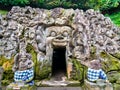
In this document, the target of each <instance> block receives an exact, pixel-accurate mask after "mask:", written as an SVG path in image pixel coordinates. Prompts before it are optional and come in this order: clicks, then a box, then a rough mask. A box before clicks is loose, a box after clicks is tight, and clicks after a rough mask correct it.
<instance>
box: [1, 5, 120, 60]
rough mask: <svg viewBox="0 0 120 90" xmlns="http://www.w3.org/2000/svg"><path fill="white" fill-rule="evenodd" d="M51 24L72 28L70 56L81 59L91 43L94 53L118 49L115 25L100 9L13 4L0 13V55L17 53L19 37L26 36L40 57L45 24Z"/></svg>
mask: <svg viewBox="0 0 120 90" xmlns="http://www.w3.org/2000/svg"><path fill="white" fill-rule="evenodd" d="M51 26H69V27H70V28H72V31H71V35H70V41H69V46H68V47H70V49H69V50H68V52H70V53H71V54H72V56H73V57H76V58H79V59H82V60H84V59H85V58H86V57H89V55H90V51H91V50H90V49H91V48H90V47H91V46H95V47H96V54H97V55H99V53H100V52H101V51H105V52H108V53H110V54H114V53H116V52H119V49H120V46H119V44H120V43H119V41H120V40H119V33H120V32H119V28H117V27H116V26H115V25H114V24H113V23H112V21H111V20H110V18H108V17H104V16H103V15H102V14H101V13H100V12H97V11H94V10H92V9H90V10H87V11H86V12H84V11H82V10H78V9H77V10H73V9H63V8H55V9H52V10H45V9H39V8H31V7H25V8H20V7H13V8H12V9H11V11H10V12H9V13H8V14H7V15H6V16H3V17H2V16H0V39H1V40H0V55H4V56H5V57H7V58H10V57H11V56H12V55H14V54H16V53H17V52H16V51H17V49H18V44H19V43H20V39H22V38H26V42H27V43H31V44H32V45H33V46H34V47H35V50H36V52H37V53H38V59H39V58H40V60H41V59H42V58H41V56H43V57H45V54H46V48H47V45H48V43H46V37H47V36H46V35H47V33H48V32H46V28H47V27H51ZM53 28H54V27H53ZM81 57H83V58H81Z"/></svg>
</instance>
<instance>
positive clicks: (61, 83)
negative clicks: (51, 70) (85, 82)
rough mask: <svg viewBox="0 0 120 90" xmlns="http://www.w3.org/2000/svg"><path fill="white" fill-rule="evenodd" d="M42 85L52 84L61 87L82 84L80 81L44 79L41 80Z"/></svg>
mask: <svg viewBox="0 0 120 90" xmlns="http://www.w3.org/2000/svg"><path fill="white" fill-rule="evenodd" d="M41 86H50V87H51V86H52V87H59V86H61V87H62V86H63V87H65V86H80V82H79V81H53V80H49V81H48V80H43V81H41Z"/></svg>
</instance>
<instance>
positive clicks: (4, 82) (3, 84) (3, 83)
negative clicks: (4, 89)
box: [2, 80, 11, 86]
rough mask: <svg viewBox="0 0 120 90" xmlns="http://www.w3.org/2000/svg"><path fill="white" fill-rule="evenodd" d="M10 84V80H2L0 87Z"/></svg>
mask: <svg viewBox="0 0 120 90" xmlns="http://www.w3.org/2000/svg"><path fill="white" fill-rule="evenodd" d="M10 83H11V81H10V80H2V86H7V85H9V84H10Z"/></svg>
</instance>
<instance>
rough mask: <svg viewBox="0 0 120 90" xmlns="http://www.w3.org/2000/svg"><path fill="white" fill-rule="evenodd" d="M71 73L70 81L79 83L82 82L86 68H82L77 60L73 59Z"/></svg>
mask: <svg viewBox="0 0 120 90" xmlns="http://www.w3.org/2000/svg"><path fill="white" fill-rule="evenodd" d="M72 61H73V67H74V68H73V71H72V73H71V79H73V80H79V81H80V83H83V82H84V79H85V76H86V71H87V67H85V66H83V65H82V64H81V63H80V62H79V61H78V60H76V59H73V60H72Z"/></svg>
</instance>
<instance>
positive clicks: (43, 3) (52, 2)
mask: <svg viewBox="0 0 120 90" xmlns="http://www.w3.org/2000/svg"><path fill="white" fill-rule="evenodd" d="M0 4H1V5H5V6H9V5H11V6H14V5H18V6H26V5H30V6H33V7H34V6H35V7H40V8H48V9H50V8H55V7H64V8H79V9H89V8H93V9H95V10H101V11H102V10H108V9H111V8H115V7H118V6H119V4H120V0H0Z"/></svg>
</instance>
